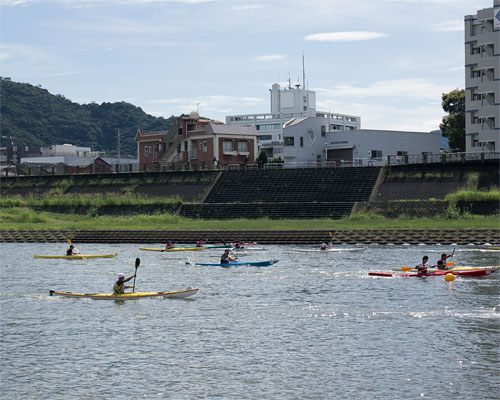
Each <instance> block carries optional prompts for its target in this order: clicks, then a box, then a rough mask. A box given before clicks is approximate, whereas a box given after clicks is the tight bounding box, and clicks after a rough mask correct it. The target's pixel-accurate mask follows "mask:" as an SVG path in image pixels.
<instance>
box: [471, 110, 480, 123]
mask: <svg viewBox="0 0 500 400" xmlns="http://www.w3.org/2000/svg"><path fill="white" fill-rule="evenodd" d="M470 116H471V123H472V124H479V123H480V120H479V117H478V116H477V115H476V113H472V114H471V115H470Z"/></svg>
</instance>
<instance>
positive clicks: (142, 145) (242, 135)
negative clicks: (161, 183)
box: [135, 112, 257, 171]
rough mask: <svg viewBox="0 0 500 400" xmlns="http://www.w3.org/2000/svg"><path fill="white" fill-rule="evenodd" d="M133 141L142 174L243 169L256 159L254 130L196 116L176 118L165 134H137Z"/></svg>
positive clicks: (142, 132)
mask: <svg viewBox="0 0 500 400" xmlns="http://www.w3.org/2000/svg"><path fill="white" fill-rule="evenodd" d="M135 140H136V141H137V152H138V160H139V165H140V169H141V170H143V171H144V170H161V169H172V168H187V169H200V168H201V169H205V168H213V167H216V168H217V167H219V166H227V165H231V164H234V165H245V164H247V163H253V162H254V161H255V158H256V156H257V154H256V153H257V131H256V130H255V127H248V126H234V125H233V126H232V125H225V124H224V123H223V122H220V121H214V120H210V119H204V118H200V117H199V115H198V113H196V112H192V113H191V114H190V115H189V116H185V117H178V118H177V119H176V120H175V122H174V125H173V127H172V128H171V129H170V130H168V131H163V132H154V131H141V130H139V131H138V132H137V136H136V138H135Z"/></svg>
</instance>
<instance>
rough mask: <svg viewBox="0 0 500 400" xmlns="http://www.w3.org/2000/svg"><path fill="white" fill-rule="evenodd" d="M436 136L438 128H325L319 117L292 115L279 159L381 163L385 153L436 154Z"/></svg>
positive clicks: (298, 162) (359, 163)
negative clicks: (407, 130)
mask: <svg viewBox="0 0 500 400" xmlns="http://www.w3.org/2000/svg"><path fill="white" fill-rule="evenodd" d="M440 137H441V133H440V131H434V132H402V131H388V130H372V129H353V130H343V131H332V130H330V131H328V130H327V129H326V124H325V122H324V120H323V119H322V118H318V117H305V118H293V119H291V120H290V121H288V122H286V123H285V124H284V125H283V138H284V150H283V160H284V162H285V165H292V164H308V163H311V162H317V163H320V162H325V161H336V162H340V163H348V164H350V163H352V164H354V165H368V164H370V165H381V164H384V163H385V162H386V161H387V156H395V157H398V156H399V157H404V156H408V155H412V156H415V155H416V156H425V155H429V154H439V153H440Z"/></svg>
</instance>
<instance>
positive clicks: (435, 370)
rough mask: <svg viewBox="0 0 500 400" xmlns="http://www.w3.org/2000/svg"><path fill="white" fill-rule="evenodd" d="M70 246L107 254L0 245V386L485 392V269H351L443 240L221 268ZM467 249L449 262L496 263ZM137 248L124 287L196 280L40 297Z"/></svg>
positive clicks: (492, 349) (126, 391)
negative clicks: (172, 294)
mask: <svg viewBox="0 0 500 400" xmlns="http://www.w3.org/2000/svg"><path fill="white" fill-rule="evenodd" d="M144 246H149V247H152V246H151V245H144ZM158 246H159V245H158ZM77 247H79V249H80V250H81V251H82V253H87V254H96V253H114V252H118V253H119V255H118V257H117V258H115V259H94V260H86V261H68V260H35V259H33V255H34V254H64V251H65V248H66V246H65V245H64V244H0V253H1V262H0V273H1V275H0V279H1V287H0V321H1V324H0V335H1V341H2V343H1V347H0V360H1V365H0V392H1V393H2V398H5V399H69V398H72V399H164V398H169V399H195V398H199V399H421V398H428V399H454V398H457V399H498V398H499V393H500V381H499V379H498V376H499V372H500V371H499V370H500V368H499V363H500V348H499V342H498V340H499V332H500V329H499V328H500V298H499V287H500V273H499V272H497V273H495V274H493V275H491V276H489V277H485V278H457V279H456V280H455V281H454V282H450V283H447V282H445V281H444V279H443V278H442V277H429V278H425V279H418V278H400V277H399V278H374V277H369V276H368V275H367V273H368V272H369V271H384V270H388V269H390V268H392V267H395V266H399V267H401V266H406V265H415V264H416V263H417V262H418V261H419V260H420V259H421V257H422V255H424V254H428V255H429V256H430V259H431V261H433V262H434V261H435V260H437V258H438V257H439V254H440V253H441V252H442V251H448V252H449V251H451V248H450V247H449V246H367V247H364V249H363V250H359V251H344V252H339V253H326V254H325V253H314V252H311V253H303V252H294V251H293V249H294V248H297V246H266V250H265V251H254V252H248V253H247V254H246V255H241V256H240V257H241V258H242V259H255V260H265V259H270V258H279V259H280V261H279V263H277V264H275V265H274V266H272V267H268V268H256V267H238V268H228V269H226V268H220V267H197V266H192V265H186V260H187V257H188V255H189V258H190V259H191V260H198V261H209V262H216V260H217V259H218V258H219V257H220V254H221V253H222V251H220V250H217V251H216V250H207V251H204V252H200V253H197V252H193V253H189V254H188V253H187V252H179V253H156V252H143V251H139V250H138V248H139V247H143V246H142V245H131V244H120V245H98V244H81V245H77ZM358 247H361V246H358ZM301 248H302V249H305V248H307V247H305V246H302V247H301ZM309 248H310V247H309ZM346 248H347V246H346ZM349 248H353V246H349ZM483 248H484V247H483ZM479 250H480V246H475V247H471V246H460V247H458V248H457V251H456V252H455V257H454V261H455V262H456V264H457V265H466V266H481V265H499V264H500V260H499V258H500V257H499V256H500V253H498V252H492V251H479ZM138 256H139V257H140V258H141V266H140V267H139V270H138V274H137V282H136V287H137V290H139V291H163V290H180V289H184V288H186V287H187V286H193V287H199V288H200V291H199V292H198V294H197V295H196V296H194V297H192V298H190V299H177V300H175V299H142V300H138V301H124V302H115V301H95V300H87V299H68V298H61V297H50V296H49V295H48V294H49V289H55V290H61V291H73V292H82V293H96V292H110V291H111V288H112V285H113V283H114V279H115V276H116V274H117V273H118V272H123V273H125V274H126V275H127V276H128V275H131V274H133V272H134V261H135V258H136V257H138Z"/></svg>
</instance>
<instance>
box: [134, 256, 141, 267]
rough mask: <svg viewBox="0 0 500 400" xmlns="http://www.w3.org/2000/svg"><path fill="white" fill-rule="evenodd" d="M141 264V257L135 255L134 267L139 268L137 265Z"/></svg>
mask: <svg viewBox="0 0 500 400" xmlns="http://www.w3.org/2000/svg"><path fill="white" fill-rule="evenodd" d="M140 264H141V259H140V258H139V257H137V258H136V259H135V269H137V268H139V265H140Z"/></svg>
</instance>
